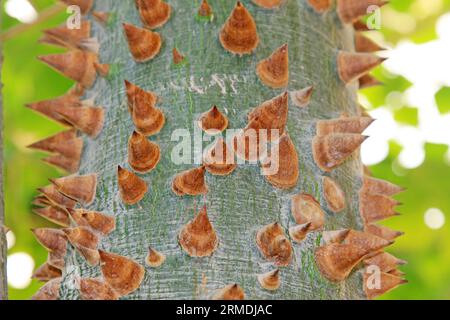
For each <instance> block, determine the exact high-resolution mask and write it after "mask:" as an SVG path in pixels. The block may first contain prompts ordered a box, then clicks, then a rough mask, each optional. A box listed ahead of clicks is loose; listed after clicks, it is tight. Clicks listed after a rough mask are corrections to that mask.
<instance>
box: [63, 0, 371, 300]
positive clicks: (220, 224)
mask: <svg viewBox="0 0 450 320" xmlns="http://www.w3.org/2000/svg"><path fill="white" fill-rule="evenodd" d="M168 2H169V3H170V4H171V5H172V8H173V12H172V16H171V18H170V20H169V22H168V23H167V24H165V25H164V26H163V27H162V28H160V29H158V30H157V31H158V32H159V33H160V34H161V36H162V38H163V47H162V49H161V52H160V53H159V54H158V55H157V56H156V58H154V59H153V60H151V61H150V62H148V63H141V64H138V63H135V62H134V61H133V59H132V57H131V56H130V53H129V50H128V47H127V43H126V40H125V37H124V35H123V28H122V23H123V22H127V23H131V24H134V25H137V26H141V25H142V23H141V21H140V19H139V16H138V13H137V11H136V8H135V5H134V3H133V1H117V0H96V2H95V7H94V9H96V10H99V11H107V12H111V13H113V14H114V15H115V17H116V19H115V20H114V22H113V23H112V24H111V25H109V26H107V27H102V26H100V25H99V24H94V25H95V27H94V30H93V36H95V37H97V38H98V39H99V41H100V44H101V50H100V60H101V61H102V62H104V63H111V64H114V65H115V67H117V68H116V71H114V72H113V74H111V75H110V76H109V77H108V78H107V79H103V78H99V79H98V80H97V82H96V83H95V85H94V87H93V88H92V89H91V90H90V91H88V92H87V97H95V102H96V104H97V105H100V106H102V107H104V108H105V111H106V117H105V126H104V128H103V131H102V133H101V134H100V135H99V136H98V137H97V138H96V139H94V140H93V139H90V138H87V137H86V138H85V149H84V151H83V156H82V161H81V167H80V174H87V173H93V172H96V173H98V177H99V181H98V186H97V195H96V199H95V202H94V203H93V204H92V205H90V206H89V209H93V210H98V211H103V212H107V213H110V214H113V215H115V217H116V220H117V228H116V230H115V231H114V232H113V233H112V234H110V235H109V236H108V237H105V238H104V239H103V240H102V242H101V244H100V248H101V249H103V250H105V251H109V252H113V253H117V254H120V255H123V256H126V257H131V258H133V259H135V260H137V261H138V262H140V263H141V264H144V259H145V256H146V254H147V248H148V246H151V247H153V248H156V249H157V250H158V251H160V252H163V253H164V254H165V255H166V256H167V260H166V262H165V263H164V264H163V265H162V266H161V267H159V268H156V269H153V268H147V269H146V274H145V278H144V281H143V282H142V285H141V286H140V288H139V289H138V290H136V291H135V292H133V293H132V294H130V295H129V296H127V297H126V298H129V299H169V298H174V299H197V298H207V297H209V295H210V294H211V293H212V292H213V291H214V290H216V289H218V288H222V287H224V286H225V285H227V284H230V283H238V284H239V285H240V286H241V287H242V288H243V289H244V291H245V294H246V298H248V299H360V298H364V292H363V290H362V284H361V277H360V274H358V273H357V272H355V273H353V274H352V275H351V276H350V277H349V278H348V279H347V280H345V281H343V282H341V283H339V284H333V283H331V282H330V281H328V280H326V279H325V278H323V277H322V275H321V274H320V272H319V271H318V269H317V266H316V263H315V258H314V250H315V248H316V247H317V246H318V244H319V243H320V237H321V235H320V232H312V233H310V234H308V236H307V239H306V240H305V241H304V242H303V243H301V244H293V246H294V253H295V254H294V258H293V261H292V263H291V264H290V265H289V266H288V267H283V268H281V281H282V282H281V287H280V288H279V289H278V290H276V291H274V292H271V291H266V290H264V289H262V288H261V286H260V285H259V283H258V281H257V274H260V273H263V272H267V271H269V270H271V266H270V265H269V264H268V263H267V261H266V260H265V259H264V258H263V257H262V255H261V253H260V252H259V250H258V248H257V245H256V242H255V238H256V232H257V230H258V229H259V228H261V227H262V226H264V225H267V224H269V223H272V222H276V221H278V222H280V223H281V225H282V226H283V228H284V229H285V230H286V231H287V229H288V228H289V227H290V226H293V225H294V222H293V219H292V215H291V212H290V197H291V196H292V195H293V194H296V193H298V192H306V193H309V194H312V195H314V196H315V197H316V198H317V199H318V200H319V202H320V203H321V205H322V206H323V208H326V205H325V199H324V197H323V188H322V184H321V177H322V175H323V172H322V171H321V170H319V169H318V167H317V165H316V164H315V163H314V161H313V157H312V150H311V141H312V138H313V136H314V135H315V124H316V121H317V120H318V119H331V118H338V117H339V116H340V115H341V114H342V113H347V114H350V115H356V114H357V113H358V112H357V101H356V90H357V86H356V85H350V86H345V84H344V83H343V82H342V81H341V80H340V79H339V77H338V74H337V68H336V56H337V52H338V50H348V51H353V50H354V48H353V39H354V32H353V28H351V27H349V26H346V25H343V24H342V23H341V22H340V20H339V18H338V16H337V14H336V11H335V10H334V9H331V10H330V11H329V12H327V13H325V14H318V13H317V12H315V11H314V10H313V9H312V8H311V7H310V6H309V5H308V4H307V1H303V0H289V1H286V3H285V4H284V5H283V6H282V7H281V8H280V9H277V10H264V9H262V8H260V7H257V6H256V5H254V4H253V3H251V1H243V3H244V5H245V6H246V8H247V9H248V10H249V11H250V13H251V14H252V16H253V17H254V19H255V21H256V24H257V28H258V34H259V37H260V44H259V46H258V49H257V50H256V52H255V53H254V54H252V55H245V56H243V57H238V56H234V55H231V54H229V53H228V52H226V51H225V50H224V49H223V48H222V46H221V44H220V43H219V40H218V34H219V30H220V28H221V26H222V25H223V23H224V22H225V20H226V18H227V17H228V16H229V14H230V12H231V11H232V9H233V7H234V6H235V2H234V1H229V0H215V1H213V0H211V1H210V4H211V6H212V7H213V10H214V17H215V18H214V21H213V22H211V23H207V22H199V21H197V20H196V15H197V10H198V8H199V6H200V1H199V0H196V1H168ZM284 43H288V45H289V63H290V65H289V70H290V81H289V87H288V89H289V90H298V89H302V88H305V87H307V86H310V85H313V86H314V96H313V98H312V101H311V103H310V105H309V106H308V107H307V108H303V109H302V108H299V107H297V106H295V105H294V104H292V102H290V105H289V117H288V124H287V131H288V132H289V135H290V137H291V138H292V140H293V143H294V145H295V147H296V150H297V152H298V155H299V160H300V179H299V181H298V183H297V185H296V187H295V188H293V189H291V190H287V191H282V190H278V189H275V188H274V187H273V186H272V185H270V184H269V183H268V182H267V180H266V179H265V178H264V177H263V176H262V175H261V174H260V168H259V166H257V165H249V164H246V165H240V166H239V167H238V168H237V169H236V170H235V171H234V172H233V173H232V174H231V175H230V176H226V177H220V176H213V175H209V174H207V177H206V180H207V184H208V186H209V192H208V193H207V195H206V196H205V197H199V196H198V197H189V196H185V197H177V196H176V195H175V194H174V193H173V192H172V190H171V181H172V178H173V176H174V175H175V174H177V173H180V172H181V171H183V170H186V169H189V168H192V167H193V164H190V165H176V164H174V163H173V161H172V160H171V152H172V149H173V147H174V146H175V145H176V144H177V142H176V141H171V135H172V133H173V131H174V130H176V129H188V130H190V131H191V133H193V131H194V127H195V126H196V124H195V121H196V119H197V118H198V116H199V115H200V114H201V113H202V112H205V111H206V110H208V109H209V108H211V106H212V105H217V106H219V108H220V109H221V110H225V113H226V116H227V117H228V119H229V121H230V122H229V123H230V125H229V127H230V128H243V127H245V125H246V123H247V113H248V112H249V111H250V110H251V109H252V108H253V107H255V106H257V105H259V104H261V103H262V102H264V101H266V100H268V99H271V98H273V97H275V96H277V95H279V94H280V93H282V90H274V89H270V88H268V87H266V86H264V85H262V84H261V82H260V81H259V79H258V77H257V75H256V73H255V68H256V64H257V63H258V62H259V61H260V60H262V59H263V58H266V57H267V56H269V55H270V54H271V53H272V52H273V51H274V50H275V49H276V48H278V47H280V46H281V45H282V44H284ZM174 47H176V48H177V49H178V50H179V51H180V52H181V53H183V54H184V55H185V56H186V57H187V59H188V62H189V63H188V64H187V65H183V66H179V67H175V66H174V65H173V62H172V55H171V52H172V48H174ZM113 69H115V68H113ZM124 79H126V80H129V81H130V82H133V83H135V84H137V85H139V86H141V87H142V88H144V89H147V90H151V91H153V92H155V93H157V94H158V95H159V96H160V97H161V102H160V104H159V107H160V108H161V109H162V110H163V112H164V114H165V116H166V124H165V126H164V128H163V129H162V131H161V132H160V133H159V134H157V135H155V136H152V137H151V140H152V141H154V142H156V143H158V144H159V145H160V147H161V161H160V163H159V164H158V166H157V167H156V168H155V169H154V170H153V171H151V173H149V174H145V175H142V177H143V179H144V180H145V181H146V182H147V183H148V185H149V192H148V193H147V195H146V196H145V197H144V199H143V200H142V201H141V202H139V203H138V204H137V205H130V206H129V205H124V204H123V202H122V201H121V200H120V197H119V195H118V184H117V174H116V171H117V165H121V166H124V167H128V164H127V162H126V159H127V141H128V138H129V136H130V135H131V133H132V131H133V129H134V126H133V123H132V121H131V119H130V115H129V113H128V108H127V103H126V96H125V91H124V85H123V81H124ZM361 174H362V167H361V163H360V161H359V160H358V159H357V158H356V157H353V158H352V159H350V160H349V161H347V162H346V163H345V164H344V165H342V166H340V167H339V168H337V169H336V170H334V171H333V172H332V173H331V174H330V176H332V177H333V178H334V179H335V180H336V181H337V182H338V183H339V184H340V185H341V186H342V188H343V190H344V191H345V194H346V196H347V203H348V205H347V208H346V209H345V211H343V212H341V213H339V214H333V213H331V212H327V213H326V225H325V229H326V230H336V229H340V228H344V227H345V228H354V229H361V228H362V221H361V219H360V216H359V213H358V212H359V210H358V190H359V189H360V186H361ZM204 204H205V205H206V206H207V210H208V215H209V217H210V220H211V222H212V224H213V225H214V227H215V229H216V232H217V235H218V238H219V245H218V248H217V250H216V251H215V252H214V254H213V255H212V256H211V257H204V258H192V257H189V256H188V255H187V254H186V253H185V252H184V251H183V250H182V249H181V248H180V245H179V244H178V233H179V231H180V229H181V228H182V227H183V226H184V225H185V224H186V223H187V222H188V221H189V220H191V219H192V218H193V216H194V209H193V208H195V207H196V208H197V210H199V208H200V207H201V206H202V205H204ZM99 274H100V270H99V268H98V267H89V266H88V265H87V264H86V263H85V261H84V260H83V259H82V258H81V257H80V256H79V255H78V254H77V253H76V252H75V251H74V250H69V252H68V255H67V257H66V268H65V273H64V280H63V282H62V286H61V289H60V298H62V299H76V298H78V297H79V294H78V291H77V290H76V289H75V288H74V287H73V286H72V285H71V284H72V280H73V277H74V276H77V277H78V276H82V277H92V276H97V275H99Z"/></svg>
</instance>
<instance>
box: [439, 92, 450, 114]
mask: <svg viewBox="0 0 450 320" xmlns="http://www.w3.org/2000/svg"><path fill="white" fill-rule="evenodd" d="M435 99H436V104H437V106H438V109H439V112H440V113H441V114H444V113H447V112H450V87H442V88H441V89H440V90H439V91H438V92H437V93H436V95H435Z"/></svg>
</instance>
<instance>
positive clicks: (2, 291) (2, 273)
mask: <svg viewBox="0 0 450 320" xmlns="http://www.w3.org/2000/svg"><path fill="white" fill-rule="evenodd" d="M2 65H3V54H0V69H2V68H1V67H2ZM1 86H3V85H2V82H1V76H0V87H1ZM0 112H1V114H0V151H1V153H2V154H3V99H2V97H0ZM4 223H5V217H4V200H3V156H2V158H1V159H0V300H6V299H8V285H7V282H6V250H7V243H6V236H5V234H6V227H5V226H4Z"/></svg>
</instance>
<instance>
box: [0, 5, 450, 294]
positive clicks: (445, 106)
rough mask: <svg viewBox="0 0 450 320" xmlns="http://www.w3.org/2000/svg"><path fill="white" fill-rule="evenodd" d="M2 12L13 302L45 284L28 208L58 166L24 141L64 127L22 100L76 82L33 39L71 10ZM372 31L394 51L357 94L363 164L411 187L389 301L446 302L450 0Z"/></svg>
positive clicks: (392, 12)
mask: <svg viewBox="0 0 450 320" xmlns="http://www.w3.org/2000/svg"><path fill="white" fill-rule="evenodd" d="M37 12H40V15H38V14H37ZM43 17H44V18H43ZM1 18H2V20H1V30H2V31H1V32H2V33H1V37H2V42H3V54H4V66H3V71H2V81H3V83H4V84H5V83H6V85H4V88H3V101H4V118H5V120H4V123H5V128H4V137H5V152H4V159H5V179H6V181H5V202H6V203H5V208H6V224H7V225H8V227H10V228H11V230H12V231H11V232H9V233H8V241H9V242H8V246H9V251H8V273H9V274H8V277H9V286H10V288H9V289H10V298H11V299H28V298H29V297H30V296H31V295H32V294H33V293H34V292H35V291H36V290H37V289H38V287H39V286H40V285H41V284H40V283H38V282H37V281H34V280H33V281H31V280H30V276H31V274H32V271H33V269H34V268H35V267H37V266H39V265H41V264H42V263H43V262H44V261H45V260H46V252H45V251H44V249H43V248H42V247H41V246H40V245H38V243H37V242H36V241H35V239H34V237H33V235H32V233H31V232H30V228H32V227H37V226H45V225H46V224H47V223H46V222H45V221H44V220H43V219H41V218H39V217H38V216H37V215H35V214H32V212H31V209H32V207H31V201H32V199H33V197H34V196H35V195H36V191H35V190H36V188H37V187H40V186H43V185H45V184H47V179H48V178H49V177H53V176H57V175H58V172H57V171H56V170H54V169H52V168H51V167H49V166H48V165H45V164H43V163H42V162H41V161H39V159H40V158H42V157H43V156H44V154H43V153H39V152H33V151H30V150H28V149H27V148H25V146H27V145H29V144H30V143H32V142H35V141H37V140H39V139H41V138H44V137H46V136H49V135H51V134H53V133H56V132H58V131H60V127H59V126H58V125H56V124H55V123H53V122H51V121H47V120H45V119H44V118H43V117H41V116H39V115H37V114H36V113H34V112H32V111H31V110H29V109H26V108H24V104H25V103H28V102H33V101H38V100H43V99H48V98H52V97H55V96H58V95H61V94H63V93H65V92H66V91H67V90H68V88H69V87H70V86H71V83H70V81H68V80H66V79H65V78H63V77H61V76H59V75H58V74H57V73H55V72H53V71H51V70H50V68H48V67H46V66H45V65H44V64H43V63H40V62H39V61H38V60H37V59H35V58H34V57H36V56H38V55H41V54H47V53H52V52H58V49H55V48H54V47H50V46H46V45H40V44H38V43H37V40H38V39H39V37H40V35H41V31H42V29H45V28H49V27H52V26H55V25H58V24H60V23H61V22H62V21H63V20H64V19H65V18H66V14H65V13H64V11H63V10H61V9H58V8H56V7H55V1H54V0H30V1H29V0H6V1H3V7H2V13H1ZM368 36H370V37H372V38H373V39H375V40H377V41H378V42H379V43H380V44H383V45H384V46H385V47H387V48H389V49H392V50H391V51H390V52H389V53H387V55H388V56H389V57H390V59H389V60H388V61H387V62H386V63H385V64H384V67H382V68H379V69H377V70H376V71H375V72H374V74H375V75H376V76H377V77H378V79H379V80H381V81H382V82H383V83H384V86H382V87H377V88H371V89H365V90H363V91H362V92H361V94H360V96H361V97H360V98H361V99H360V100H361V103H362V105H363V106H364V107H365V108H367V109H368V110H369V112H370V114H371V115H372V116H373V117H374V118H376V119H378V120H377V121H376V122H375V123H374V124H373V125H372V126H371V127H370V128H369V129H368V131H367V134H369V135H370V136H371V138H370V139H368V140H367V141H366V142H365V144H364V145H363V148H362V155H363V161H364V163H366V164H367V165H370V166H371V167H370V169H371V170H372V172H373V175H374V176H376V177H378V178H383V179H387V180H390V181H392V182H394V183H397V184H399V185H401V186H404V187H406V188H407V189H408V190H407V192H404V193H402V194H400V195H399V196H398V200H399V201H401V202H403V203H404V205H403V206H401V207H399V209H398V211H399V212H400V213H401V214H402V215H401V216H399V217H396V218H393V219H390V220H389V221H387V222H386V223H385V225H387V226H389V227H391V228H393V229H396V230H403V231H405V232H406V235H405V236H403V237H401V238H399V239H398V240H397V241H396V243H395V245H394V246H392V248H391V249H390V250H389V251H390V252H391V253H393V254H394V255H396V256H398V257H400V258H402V259H406V260H408V261H409V264H408V265H406V266H404V267H402V270H403V271H405V272H406V273H407V279H408V280H409V281H410V283H409V284H408V285H405V286H402V287H401V288H398V289H396V290H394V291H393V292H391V293H389V294H387V295H385V296H384V297H383V299H450V150H449V145H450V0H391V2H390V4H389V5H388V6H386V7H385V8H383V10H382V29H381V31H380V32H376V31H371V32H370V33H368Z"/></svg>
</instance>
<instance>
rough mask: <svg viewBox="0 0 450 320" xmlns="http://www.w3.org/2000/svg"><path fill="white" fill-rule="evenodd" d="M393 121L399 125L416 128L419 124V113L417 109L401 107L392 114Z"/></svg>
mask: <svg viewBox="0 0 450 320" xmlns="http://www.w3.org/2000/svg"><path fill="white" fill-rule="evenodd" d="M394 119H395V120H396V121H398V122H400V123H404V124H409V125H412V126H417V125H418V124H419V111H418V110H417V108H411V107H403V108H401V109H399V110H396V111H395V112H394Z"/></svg>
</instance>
